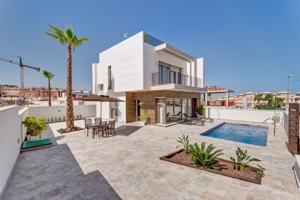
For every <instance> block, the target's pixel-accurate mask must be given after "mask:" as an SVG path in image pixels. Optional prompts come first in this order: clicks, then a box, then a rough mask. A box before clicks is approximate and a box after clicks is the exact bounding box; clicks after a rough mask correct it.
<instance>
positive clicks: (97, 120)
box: [94, 117, 102, 125]
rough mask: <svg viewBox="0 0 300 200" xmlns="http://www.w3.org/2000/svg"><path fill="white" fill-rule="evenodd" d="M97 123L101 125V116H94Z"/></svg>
mask: <svg viewBox="0 0 300 200" xmlns="http://www.w3.org/2000/svg"><path fill="white" fill-rule="evenodd" d="M94 121H95V124H97V125H99V124H100V123H101V121H102V119H101V117H96V118H94Z"/></svg>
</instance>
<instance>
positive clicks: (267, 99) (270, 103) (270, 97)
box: [264, 94, 273, 107]
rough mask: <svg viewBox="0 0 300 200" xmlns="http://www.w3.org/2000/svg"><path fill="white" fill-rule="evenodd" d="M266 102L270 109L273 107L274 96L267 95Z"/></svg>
mask: <svg viewBox="0 0 300 200" xmlns="http://www.w3.org/2000/svg"><path fill="white" fill-rule="evenodd" d="M264 100H266V101H268V107H271V106H272V101H273V94H266V95H265V98H264Z"/></svg>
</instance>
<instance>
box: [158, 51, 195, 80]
mask: <svg viewBox="0 0 300 200" xmlns="http://www.w3.org/2000/svg"><path fill="white" fill-rule="evenodd" d="M157 60H159V61H162V62H165V63H168V64H171V65H174V66H176V67H180V68H182V69H183V71H182V73H183V74H187V75H190V73H191V70H190V62H187V61H185V60H183V59H181V58H178V57H177V56H174V55H172V54H170V53H167V52H164V51H158V52H157Z"/></svg>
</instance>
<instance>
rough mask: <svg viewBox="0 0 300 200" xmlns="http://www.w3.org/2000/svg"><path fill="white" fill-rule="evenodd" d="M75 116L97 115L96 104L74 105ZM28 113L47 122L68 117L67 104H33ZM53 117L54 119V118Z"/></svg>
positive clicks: (76, 117)
mask: <svg viewBox="0 0 300 200" xmlns="http://www.w3.org/2000/svg"><path fill="white" fill-rule="evenodd" d="M73 110H74V118H75V119H78V118H79V116H81V118H85V117H94V116H96V105H95V104H93V105H74V106H73ZM28 115H33V116H35V117H37V118H44V119H45V120H46V122H54V121H53V120H55V119H56V121H57V122H58V119H61V120H60V121H63V119H64V118H65V117H66V106H51V107H49V106H32V107H29V108H28ZM52 119H53V120H52Z"/></svg>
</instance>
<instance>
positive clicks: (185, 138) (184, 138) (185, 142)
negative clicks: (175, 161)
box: [176, 135, 190, 153]
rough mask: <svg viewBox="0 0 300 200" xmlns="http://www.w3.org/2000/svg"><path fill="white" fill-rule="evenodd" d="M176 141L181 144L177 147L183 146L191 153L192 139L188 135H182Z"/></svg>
mask: <svg viewBox="0 0 300 200" xmlns="http://www.w3.org/2000/svg"><path fill="white" fill-rule="evenodd" d="M176 141H177V142H178V143H179V144H180V145H178V146H177V147H176V148H179V147H181V146H182V147H183V149H184V151H185V152H186V153H189V146H190V140H189V136H188V135H182V136H181V137H178V138H177V140H176Z"/></svg>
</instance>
